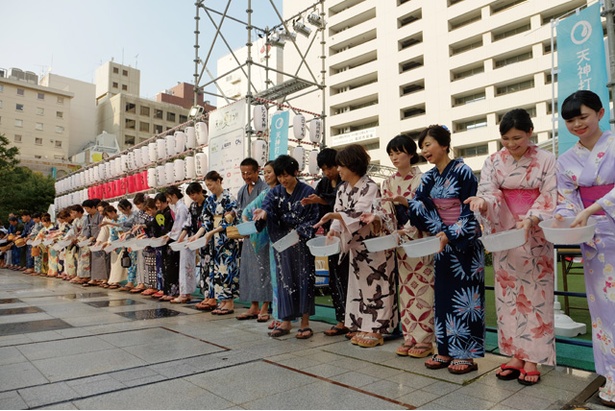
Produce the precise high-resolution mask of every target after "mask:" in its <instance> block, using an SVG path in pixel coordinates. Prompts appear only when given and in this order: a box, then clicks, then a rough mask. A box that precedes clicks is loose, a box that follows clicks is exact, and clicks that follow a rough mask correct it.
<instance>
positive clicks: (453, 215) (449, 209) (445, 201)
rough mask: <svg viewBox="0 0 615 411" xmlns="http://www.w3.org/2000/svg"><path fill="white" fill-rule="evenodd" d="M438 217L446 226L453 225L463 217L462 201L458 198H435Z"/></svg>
mask: <svg viewBox="0 0 615 411" xmlns="http://www.w3.org/2000/svg"><path fill="white" fill-rule="evenodd" d="M432 200H433V202H434V204H435V205H436V208H437V209H438V215H440V218H441V219H442V221H443V222H444V224H446V225H453V224H455V223H456V222H457V220H459V216H460V215H461V201H459V199H458V198H433V199H432Z"/></svg>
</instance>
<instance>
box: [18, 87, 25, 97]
mask: <svg viewBox="0 0 615 411" xmlns="http://www.w3.org/2000/svg"><path fill="white" fill-rule="evenodd" d="M24 94H25V91H24V89H22V88H18V89H17V95H18V96H23V95H24Z"/></svg>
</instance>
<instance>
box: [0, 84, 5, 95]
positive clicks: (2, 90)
mask: <svg viewBox="0 0 615 411" xmlns="http://www.w3.org/2000/svg"><path fill="white" fill-rule="evenodd" d="M0 93H4V84H0Z"/></svg>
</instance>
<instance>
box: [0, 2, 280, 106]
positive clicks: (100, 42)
mask: <svg viewBox="0 0 615 411" xmlns="http://www.w3.org/2000/svg"><path fill="white" fill-rule="evenodd" d="M271 1H273V2H274V3H275V4H276V5H277V7H278V10H279V11H280V13H281V10H282V9H281V3H282V0H252V9H253V10H254V13H253V15H252V18H253V25H255V26H258V27H265V26H267V25H270V26H271V25H275V24H277V23H278V22H279V19H278V17H277V16H276V15H275V13H274V9H273V7H272V6H271V3H270V2H271ZM194 3H195V0H98V1H93V0H29V1H27V2H23V1H12V0H0V10H1V14H2V17H3V18H2V20H3V22H2V33H3V40H2V41H1V42H0V68H4V69H9V68H11V67H16V68H19V69H22V70H24V71H32V72H34V73H36V74H38V75H41V74H44V73H47V72H49V71H51V72H52V73H55V74H57V75H60V76H64V77H70V78H75V79H77V80H82V81H86V82H93V81H94V72H95V70H96V68H97V67H98V66H100V65H101V64H102V63H104V62H106V61H110V60H111V59H113V60H114V61H116V62H118V63H123V64H125V65H127V66H131V67H136V68H138V69H139V70H140V71H141V96H140V97H145V98H153V97H154V96H155V95H156V94H157V93H159V92H161V91H162V90H164V89H168V88H171V87H173V86H174V85H176V84H177V83H178V82H187V83H194V61H193V60H194V57H195V51H194V50H195V49H194V44H195V34H194V30H195V20H194V17H195V14H196V6H195V4H194ZM204 4H205V6H207V7H210V8H212V9H214V10H217V11H220V12H222V11H223V10H224V9H225V8H226V6H227V5H230V8H229V10H230V11H229V12H228V15H229V16H232V17H234V18H236V19H239V20H241V21H246V20H247V15H246V12H245V10H246V9H247V8H248V7H247V5H248V0H230V1H224V0H205V1H204ZM200 15H201V20H200V25H201V27H200V31H201V34H200V37H199V44H200V51H199V57H200V58H201V59H202V60H205V59H206V58H207V54H208V53H209V51H210V48H211V44H214V45H215V47H214V49H213V52H212V55H211V57H210V60H209V63H208V64H207V68H208V69H209V70H210V71H211V72H212V73H213V74H214V75H216V71H215V67H216V60H217V59H218V58H220V57H222V56H224V55H226V54H229V53H230V51H229V49H228V47H227V46H226V45H225V44H224V42H222V40H221V39H220V38H219V39H218V40H217V41H215V42H213V41H212V39H213V38H214V35H215V33H216V29H215V27H214V25H213V24H212V23H211V20H210V19H209V18H208V17H207V15H206V14H205V12H204V11H203V10H201V12H200ZM214 20H215V21H216V22H219V21H220V17H219V16H215V15H214ZM221 31H222V33H223V34H224V37H225V38H226V40H227V42H228V43H229V44H230V46H231V48H232V49H238V48H241V47H244V46H245V43H246V40H247V33H246V29H245V24H241V23H233V22H231V21H230V20H227V22H226V23H224V24H223V26H222V30H221ZM203 79H204V80H203V81H201V84H203V83H206V82H207V81H209V80H210V78H208V77H207V74H204V77H203ZM205 99H206V100H207V99H208V98H207V96H205ZM211 100H212V101H214V100H215V98H214V97H211Z"/></svg>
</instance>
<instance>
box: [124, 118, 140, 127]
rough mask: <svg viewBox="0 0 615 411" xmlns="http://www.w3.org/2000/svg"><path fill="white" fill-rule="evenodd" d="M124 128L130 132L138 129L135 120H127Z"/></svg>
mask: <svg viewBox="0 0 615 411" xmlns="http://www.w3.org/2000/svg"><path fill="white" fill-rule="evenodd" d="M124 127H125V128H127V129H129V130H134V129H135V128H136V127H137V122H136V121H134V120H133V119H130V118H127V119H126V120H125V121H124Z"/></svg>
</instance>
